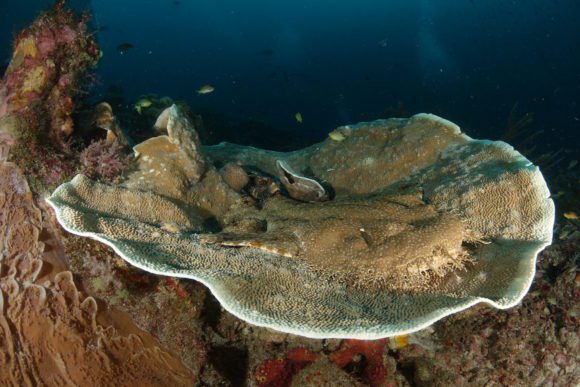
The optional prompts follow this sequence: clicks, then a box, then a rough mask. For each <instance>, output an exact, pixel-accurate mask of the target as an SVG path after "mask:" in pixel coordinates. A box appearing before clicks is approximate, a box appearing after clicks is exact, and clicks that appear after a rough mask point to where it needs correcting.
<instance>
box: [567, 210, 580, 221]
mask: <svg viewBox="0 0 580 387" xmlns="http://www.w3.org/2000/svg"><path fill="white" fill-rule="evenodd" d="M564 218H566V219H568V220H578V214H577V213H575V212H574V211H569V212H564Z"/></svg>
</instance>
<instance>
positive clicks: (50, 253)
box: [0, 161, 193, 385]
mask: <svg viewBox="0 0 580 387" xmlns="http://www.w3.org/2000/svg"><path fill="white" fill-rule="evenodd" d="M0 204H1V206H2V212H1V213H0V236H1V238H0V241H1V242H0V384H3V385H4V384H5V385H111V384H116V385H130V384H134V383H143V384H145V385H166V384H168V383H169V384H172V385H190V384H191V382H192V380H193V375H192V372H191V371H190V370H189V369H188V368H186V367H185V366H183V364H182V363H181V361H180V360H179V359H178V358H177V357H175V356H174V355H172V354H170V353H167V352H165V351H163V350H162V349H161V348H159V347H158V346H157V345H156V344H155V342H154V340H153V338H152V337H151V336H150V335H149V334H147V333H145V332H143V331H140V330H139V329H138V328H137V327H135V326H134V325H132V324H130V323H129V324H127V323H126V322H125V323H124V326H122V325H117V327H115V326H114V325H110V324H104V323H103V322H104V321H109V322H110V316H107V313H106V312H99V308H98V307H97V302H96V300H95V299H94V298H92V297H87V296H85V295H83V294H82V293H81V292H80V291H79V290H78V289H77V287H76V286H75V283H74V281H73V276H72V274H71V273H70V272H69V271H60V270H62V269H64V268H65V267H66V257H64V256H63V255H62V248H60V247H59V246H58V241H57V239H55V238H54V236H51V231H50V226H49V224H48V223H47V220H46V219H45V216H43V212H42V211H41V210H40V209H39V208H38V207H37V206H36V204H35V202H34V200H33V197H32V193H31V192H30V190H29V188H28V184H27V183H26V180H25V179H24V176H23V175H22V173H21V172H20V171H19V169H18V167H16V165H14V164H12V163H9V162H6V161H2V162H1V163H0ZM117 322H118V321H117ZM119 330H121V331H125V333H121V332H120V331H119Z"/></svg>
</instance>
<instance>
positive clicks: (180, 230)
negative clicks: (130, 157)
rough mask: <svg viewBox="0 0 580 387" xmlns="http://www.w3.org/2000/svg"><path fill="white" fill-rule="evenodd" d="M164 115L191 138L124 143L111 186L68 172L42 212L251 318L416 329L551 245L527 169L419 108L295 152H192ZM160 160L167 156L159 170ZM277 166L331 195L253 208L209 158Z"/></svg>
mask: <svg viewBox="0 0 580 387" xmlns="http://www.w3.org/2000/svg"><path fill="white" fill-rule="evenodd" d="M172 120H174V122H179V128H180V130H181V131H183V130H189V131H191V132H192V133H191V134H190V135H189V136H187V135H184V133H183V132H182V133H181V134H179V135H178V134H177V132H175V131H173V133H172V131H171V130H168V132H169V134H168V136H162V137H158V138H157V139H152V140H148V142H146V143H148V144H151V143H152V141H162V142H163V143H164V144H166V145H167V146H169V144H172V146H173V148H171V149H170V148H168V147H167V146H166V145H163V146H164V148H163V149H164V150H163V151H159V152H157V151H156V148H155V147H153V148H151V147H148V148H147V152H143V151H141V149H144V147H143V146H138V147H136V150H138V153H139V154H138V155H137V164H136V167H135V169H134V170H133V171H132V172H131V173H129V174H128V176H127V178H126V181H125V182H124V183H122V184H121V185H119V186H106V185H103V184H99V183H95V182H92V181H90V180H89V179H87V178H86V177H84V176H82V175H79V176H77V177H75V178H74V179H73V181H71V182H70V183H66V184H64V185H62V186H61V187H59V189H57V190H56V191H55V192H54V193H53V195H52V196H51V197H50V198H49V203H50V204H51V205H52V206H53V207H54V208H55V210H56V212H57V217H58V220H59V222H60V223H61V224H62V225H63V226H64V227H65V228H66V229H67V230H69V231H71V232H73V233H75V234H78V235H83V236H88V237H91V238H94V239H97V240H99V241H102V242H104V243H106V244H108V245H110V246H112V247H113V248H114V249H115V251H116V252H117V253H118V254H119V255H120V256H122V257H123V258H124V259H126V260H127V261H129V262H130V263H132V264H133V265H135V266H137V267H140V268H142V269H145V270H147V271H150V272H153V273H159V274H166V275H173V276H178V277H185V278H193V279H196V280H199V281H201V282H202V283H204V284H205V285H207V286H208V287H209V289H210V290H211V291H212V292H213V293H214V295H215V296H216V297H217V298H218V300H219V301H220V302H221V303H222V305H223V306H224V307H225V308H226V309H228V310H229V311H230V312H232V313H233V314H235V315H237V316H238V317H240V318H242V319H245V320H247V321H249V322H252V323H254V324H257V325H262V326H267V327H271V328H274V329H277V330H282V331H286V332H291V333H296V334H300V335H304V336H309V337H351V338H365V339H369V338H377V337H384V336H391V335H396V334H401V333H405V332H410V331H415V330H418V329H421V328H423V327H425V326H428V325H430V324H431V323H432V322H433V321H436V320H438V319H440V318H442V317H444V316H446V315H449V314H451V313H454V312H457V311H460V310H463V309H465V308H467V307H469V306H471V305H473V304H476V303H478V302H487V303H490V304H492V305H494V306H496V307H499V308H507V307H510V306H513V305H515V304H516V303H518V302H519V301H520V300H521V298H522V297H523V296H524V295H525V293H526V292H527V290H528V289H529V286H530V283H531V280H532V278H533V273H534V265H535V259H536V255H537V253H538V252H539V251H540V250H541V249H542V248H543V247H545V246H546V245H547V244H549V243H550V241H551V232H552V230H551V228H552V224H553V219H554V208H553V203H552V201H551V200H550V199H549V192H548V189H547V187H546V185H545V183H544V180H543V178H542V175H541V174H540V172H539V171H538V169H537V167H535V166H533V165H532V164H531V163H530V162H529V161H528V160H526V159H525V158H524V157H523V156H521V155H520V154H519V153H517V152H516V151H514V150H513V148H511V147H510V146H508V145H507V144H505V143H501V142H491V141H480V140H472V139H471V138H469V137H467V136H465V135H463V134H462V133H461V132H460V130H459V128H458V127H457V126H456V125H454V124H452V123H450V122H448V121H445V120H443V119H441V118H439V117H436V116H433V115H427V114H421V115H416V116H414V117H412V118H410V119H408V120H404V119H391V120H379V121H375V122H371V123H362V124H359V125H356V126H349V127H348V128H345V129H344V130H341V133H343V134H344V137H345V139H344V140H342V141H340V142H337V141H333V140H331V139H328V140H326V141H324V142H322V143H320V144H316V145H313V146H311V147H309V148H306V149H303V150H300V151H296V152H290V153H279V152H270V151H265V150H259V149H255V148H251V147H242V146H237V145H231V144H221V145H219V146H214V147H205V148H204V149H203V154H201V153H197V154H195V155H194V156H192V152H193V153H195V152H196V151H199V149H200V145H199V143H198V141H197V135H196V134H195V130H194V128H193V127H192V126H191V125H189V123H187V121H186V120H185V119H184V118H183V117H182V115H181V113H180V112H179V110H178V109H177V108H176V107H175V106H174V107H172V108H171V110H170V112H169V118H168V122H169V123H170V122H172ZM168 125H170V124H168ZM188 155H189V156H191V157H190V158H188V157H187V156H188ZM167 158H171V159H173V160H178V159H179V160H181V161H179V162H178V163H176V164H174V166H173V167H172V168H171V169H169V170H168V171H163V170H161V168H162V166H161V162H162V160H166V159H167ZM187 160H190V161H187ZM277 160H283V161H284V163H286V164H287V165H289V166H291V168H292V169H293V170H295V171H296V172H297V173H300V174H301V175H308V176H310V177H312V178H314V179H316V180H318V181H323V182H324V183H325V184H327V185H330V186H331V187H332V188H333V190H334V192H335V193H336V197H335V198H334V199H333V200H332V201H328V202H321V203H302V202H298V201H294V200H292V199H291V198H288V197H287V196H280V195H274V196H272V197H270V198H269V199H266V200H265V201H264V202H262V203H257V202H255V201H253V199H252V198H251V197H249V196H247V195H244V193H243V192H241V193H237V192H235V191H234V190H232V189H231V188H230V187H229V186H228V185H227V184H226V183H225V182H224V181H223V179H222V178H221V176H220V175H219V173H217V171H216V169H215V167H213V166H212V165H211V161H214V162H220V163H222V164H225V163H228V162H236V163H237V164H239V165H241V166H247V167H249V168H252V169H254V170H260V171H262V172H263V173H265V174H270V175H275V174H276V161H277ZM151 166H153V167H151ZM180 166H182V167H180ZM180 168H183V170H180ZM188 170H195V171H197V173H196V174H195V176H196V177H195V178H194V179H189V178H187V175H188V173H187V171H188ZM158 172H159V173H158ZM164 173H165V175H164ZM167 173H169V175H167ZM120 203H129V204H130V205H127V206H125V205H121V204H120Z"/></svg>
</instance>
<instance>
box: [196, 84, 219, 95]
mask: <svg viewBox="0 0 580 387" xmlns="http://www.w3.org/2000/svg"><path fill="white" fill-rule="evenodd" d="M214 90H215V87H213V86H212V85H203V86H202V87H200V88H199V90H197V94H209V93H211V92H213V91H214Z"/></svg>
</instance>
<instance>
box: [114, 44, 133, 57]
mask: <svg viewBox="0 0 580 387" xmlns="http://www.w3.org/2000/svg"><path fill="white" fill-rule="evenodd" d="M132 48H135V46H133V45H132V44H131V43H121V44H119V45H118V46H117V51H119V53H120V54H121V55H123V54H125V53H126V52H127V51H129V50H130V49H132Z"/></svg>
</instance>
